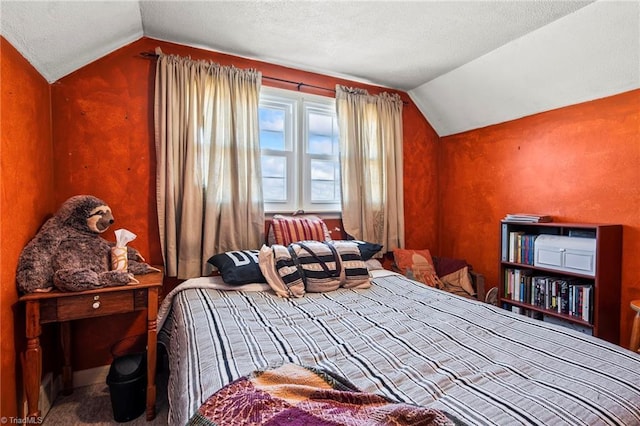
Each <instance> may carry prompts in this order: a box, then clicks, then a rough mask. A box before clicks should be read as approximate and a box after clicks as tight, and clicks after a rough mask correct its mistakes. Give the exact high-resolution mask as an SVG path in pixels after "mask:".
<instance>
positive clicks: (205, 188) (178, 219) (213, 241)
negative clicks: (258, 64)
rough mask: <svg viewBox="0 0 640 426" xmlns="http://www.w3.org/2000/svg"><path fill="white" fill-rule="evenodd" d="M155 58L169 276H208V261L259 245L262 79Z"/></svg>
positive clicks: (160, 193) (161, 212)
mask: <svg viewBox="0 0 640 426" xmlns="http://www.w3.org/2000/svg"><path fill="white" fill-rule="evenodd" d="M156 53H158V54H159V57H158V61H157V67H156V85H155V133H156V134H155V138H156V157H157V175H156V178H157V179H156V188H157V207H158V222H159V227H160V242H161V244H162V251H163V256H164V265H165V271H166V273H167V275H168V276H177V277H178V278H182V279H186V278H192V277H199V276H202V275H207V274H208V273H209V272H210V271H211V270H210V266H209V265H208V264H207V263H206V261H207V259H209V257H211V256H212V255H214V254H216V253H220V252H223V251H228V250H239V249H253V248H256V249H257V248H259V247H260V245H261V243H262V242H263V241H264V208H263V201H262V184H261V175H262V174H261V170H260V142H259V131H258V101H259V94H260V81H261V75H260V73H259V72H256V71H254V70H240V69H236V68H234V67H225V66H220V65H219V64H215V63H211V62H208V61H195V60H191V59H190V58H182V57H178V56H173V55H164V54H162V53H161V52H159V51H157V52H156Z"/></svg>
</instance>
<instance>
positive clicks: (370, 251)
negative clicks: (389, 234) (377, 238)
mask: <svg viewBox="0 0 640 426" xmlns="http://www.w3.org/2000/svg"><path fill="white" fill-rule="evenodd" d="M345 241H349V242H350V243H356V244H357V245H358V248H359V249H360V256H362V260H369V259H371V258H372V257H373V256H374V255H375V254H376V253H377V252H379V251H380V250H382V245H380V244H376V243H368V242H366V241H361V240H345Z"/></svg>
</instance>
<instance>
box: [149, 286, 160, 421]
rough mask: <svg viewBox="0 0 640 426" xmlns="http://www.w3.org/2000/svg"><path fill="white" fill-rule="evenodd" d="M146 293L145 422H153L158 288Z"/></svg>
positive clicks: (154, 413) (154, 410) (150, 289)
mask: <svg viewBox="0 0 640 426" xmlns="http://www.w3.org/2000/svg"><path fill="white" fill-rule="evenodd" d="M147 291H148V293H147V420H153V419H154V418H155V417H156V358H157V353H156V350H157V343H158V335H157V327H158V324H157V317H158V288H157V287H153V288H149V289H148V290H147Z"/></svg>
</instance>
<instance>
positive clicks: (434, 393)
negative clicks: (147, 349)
mask: <svg viewBox="0 0 640 426" xmlns="http://www.w3.org/2000/svg"><path fill="white" fill-rule="evenodd" d="M372 274H373V278H372V285H371V287H370V288H367V289H345V288H340V289H338V290H335V291H330V292H325V293H307V294H305V295H304V297H301V298H293V299H286V298H281V297H277V296H276V295H275V294H274V293H273V292H272V291H270V290H269V287H268V286H265V285H246V286H243V287H242V288H243V290H241V291H238V290H235V289H236V288H237V287H232V288H230V287H228V286H226V285H225V284H224V283H223V282H222V281H221V279H220V277H203V278H197V279H193V280H188V281H186V282H185V283H183V284H181V285H180V286H179V287H177V288H176V289H175V290H173V291H172V292H171V293H170V294H169V295H168V296H167V297H166V298H165V300H164V302H163V304H162V307H161V309H160V317H159V327H160V341H161V342H162V343H163V344H164V345H165V346H166V349H167V353H168V358H169V369H170V375H169V383H168V394H169V395H168V396H169V403H170V408H169V424H185V423H186V422H187V421H188V420H189V419H190V418H191V416H192V415H193V414H194V413H195V412H196V411H197V410H198V408H199V407H200V405H201V404H202V403H203V401H205V399H206V398H207V397H209V396H210V395H211V394H213V393H214V392H216V391H217V390H218V389H220V388H221V387H223V386H225V385H227V384H229V383H230V382H232V381H234V380H236V379H238V378H240V377H243V376H246V375H248V374H250V373H251V372H252V371H255V370H260V369H265V368H269V367H270V366H277V365H281V364H282V363H294V364H299V365H304V366H314V367H318V368H322V369H324V370H327V371H332V372H334V373H335V374H336V375H339V376H341V377H344V378H347V379H348V380H349V381H351V383H353V384H354V385H356V386H357V387H358V388H359V389H361V390H362V391H364V392H371V393H375V394H379V395H383V396H384V397H387V398H389V399H391V400H394V401H400V402H405V403H409V404H416V405H420V406H425V407H431V408H434V409H439V410H442V411H444V412H446V413H449V414H451V415H453V416H454V417H455V418H457V419H459V420H460V421H462V422H463V423H465V424H469V425H516V424H526V425H533V424H536V425H537V424H546V425H554V426H555V425H599V424H607V425H610V424H615V425H627V426H628V425H640V355H638V354H635V353H633V352H631V351H628V350H626V349H624V348H621V347H619V346H616V345H613V344H610V343H608V342H605V341H602V340H600V339H597V338H593V337H591V336H587V335H584V334H581V333H579V332H577V331H574V330H571V329H566V328H562V327H559V326H557V325H553V324H549V323H546V322H542V321H538V320H534V319H530V318H528V317H526V316H522V315H517V314H514V313H511V312H508V311H505V310H502V309H500V308H498V307H496V306H493V305H489V304H486V303H482V302H478V301H475V300H471V299H468V298H463V297H459V296H456V295H453V294H450V293H446V292H443V291H441V290H437V289H435V288H431V287H427V286H425V285H424V284H422V283H419V282H416V281H413V280H410V279H408V278H406V277H404V276H402V275H399V274H396V273H393V272H390V271H372ZM230 289H234V291H229V290H230Z"/></svg>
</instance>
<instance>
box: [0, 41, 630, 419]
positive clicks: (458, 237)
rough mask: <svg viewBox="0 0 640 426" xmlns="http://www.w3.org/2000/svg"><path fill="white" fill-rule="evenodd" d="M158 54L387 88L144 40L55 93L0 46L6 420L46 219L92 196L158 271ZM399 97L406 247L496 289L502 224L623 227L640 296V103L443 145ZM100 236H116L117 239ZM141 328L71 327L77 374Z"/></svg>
mask: <svg viewBox="0 0 640 426" xmlns="http://www.w3.org/2000/svg"><path fill="white" fill-rule="evenodd" d="M157 46H160V47H161V48H162V50H163V51H164V52H165V53H175V54H180V55H190V56H191V57H193V58H194V59H200V58H203V59H212V60H215V61H217V62H220V63H221V64H224V65H230V64H233V65H235V66H237V67H240V68H247V67H252V68H257V69H258V70H260V71H261V72H262V73H263V75H265V76H272V77H278V78H284V79H289V80H293V81H303V82H305V83H307V84H313V85H317V86H322V87H329V88H331V87H334V85H335V84H337V83H339V84H346V85H348V86H358V87H364V88H366V89H368V90H369V91H370V92H371V93H378V92H380V91H383V90H386V89H382V88H378V87H373V86H368V85H364V84H358V83H355V82H349V81H345V80H341V79H337V78H333V77H328V76H323V75H319V74H314V73H306V72H302V71H297V70H294V69H290V68H286V67H281V66H277V65H272V64H266V63H262V62H257V61H251V60H248V59H243V58H238V57H233V56H229V55H223V54H217V53H214V52H209V51H204V50H200V49H194V48H190V47H186V46H180V45H175V44H171V43H166V42H159V41H156V40H151V39H147V38H143V39H140V40H138V41H136V42H134V43H132V44H131V45H128V46H125V47H123V48H121V49H119V50H117V51H115V52H113V53H112V54H110V55H107V56H106V57H104V58H101V59H99V60H97V61H95V62H94V63H92V64H89V65H87V66H85V67H83V68H82V69H80V70H78V71H76V72H74V73H73V74H70V75H68V76H66V77H64V78H62V79H61V80H60V81H58V82H56V83H54V84H52V85H50V86H49V85H47V84H46V82H45V81H44V80H43V79H42V78H41V77H40V76H39V75H38V74H37V73H36V72H35V71H34V70H33V68H32V67H31V66H30V65H29V64H28V63H27V62H26V61H25V60H24V58H22V57H21V56H20V55H19V54H18V53H17V52H16V51H15V50H14V49H13V48H12V47H11V46H10V45H9V44H8V43H6V42H5V41H4V40H2V49H1V54H2V56H1V58H2V82H3V85H2V105H1V106H2V186H3V190H2V204H0V206H1V207H2V209H0V218H1V219H2V227H1V229H2V232H3V238H0V244H2V246H1V248H2V275H1V276H2V286H1V291H2V293H1V296H2V298H1V299H0V300H1V302H0V303H1V305H0V308H1V310H0V315H2V371H1V373H2V414H3V415H5V412H6V413H9V414H6V415H11V413H13V412H14V410H15V405H16V397H15V389H16V386H15V376H16V375H15V369H16V353H15V349H14V346H11V344H12V343H13V341H14V339H15V340H19V336H20V335H21V333H23V327H24V325H23V320H22V316H21V315H19V314H18V313H16V312H14V310H15V309H17V307H16V306H15V301H16V299H17V295H16V293H15V278H14V271H15V265H16V263H17V257H18V255H19V252H20V250H21V249H22V247H23V246H24V244H26V242H27V241H28V240H29V239H30V238H31V237H32V236H33V235H34V234H35V232H36V231H37V229H38V228H39V227H40V225H41V224H42V223H43V222H44V220H45V219H46V216H47V215H49V214H51V213H53V212H54V211H55V209H56V208H57V206H58V205H59V204H60V203H62V202H63V201H64V200H65V199H66V198H67V197H68V196H70V195H74V194H78V193H90V194H94V195H96V196H98V197H101V198H103V199H104V200H106V201H107V202H108V203H109V204H110V205H111V207H112V209H113V211H114V214H115V216H116V224H115V225H114V228H113V229H117V228H120V227H125V228H127V229H130V230H131V231H133V232H135V233H136V234H138V238H137V239H136V240H135V241H134V243H133V244H132V245H133V246H135V247H136V248H138V249H139V250H140V251H141V252H142V253H143V255H145V256H146V257H147V260H149V261H150V262H151V263H161V259H162V257H161V253H160V244H159V237H158V231H157V218H156V209H155V152H154V143H153V82H154V69H155V61H153V60H150V59H145V58H142V57H140V55H139V53H140V52H150V51H153V50H154V49H155V47H157ZM263 84H265V85H271V84H273V83H271V82H269V81H268V80H264V83H263ZM280 87H285V88H292V87H291V86H288V85H282V84H281V85H280ZM49 88H50V90H51V95H50V94H49ZM18 90H19V91H18ZM310 92H313V93H317V94H321V95H326V94H327V92H325V91H315V92H314V91H312V90H310ZM16 93H20V95H21V96H20V97H16V96H15V94H16ZM400 95H401V96H402V98H403V99H404V100H406V101H407V102H409V103H408V104H407V105H405V108H404V112H403V125H404V163H405V164H404V183H405V187H404V195H405V221H406V245H407V247H413V248H435V249H434V252H436V253H438V254H440V255H447V256H456V257H465V258H467V260H468V261H469V262H470V263H472V264H473V265H474V267H475V269H477V270H479V271H481V272H484V273H485V274H486V275H487V278H488V283H489V284H491V283H493V284H495V283H496V282H497V271H498V260H497V259H498V223H499V221H500V219H501V218H502V217H503V216H504V214H505V213H507V212H516V211H525V212H529V211H533V212H542V213H548V214H552V215H554V216H556V218H557V219H558V220H570V221H585V222H615V223H622V224H624V225H625V227H624V253H625V254H624V259H623V269H624V270H623V292H622V294H623V300H622V303H623V307H625V306H628V301H629V300H630V299H631V298H640V282H639V281H640V280H639V279H638V274H637V272H636V271H637V270H638V267H639V266H640V265H639V264H638V263H639V261H638V260H636V258H634V257H633V256H632V253H638V252H639V249H640V232H639V229H640V217H639V215H638V211H640V205H639V204H640V197H639V195H640V194H639V192H638V191H639V190H638V182H640V176H639V175H638V173H639V172H638V170H640V168H639V165H640V152H639V150H640V145H639V144H638V140H640V139H639V135H638V131H639V130H638V129H639V116H638V115H639V112H638V111H639V110H640V105H639V96H640V95H639V91H634V92H630V93H627V94H622V95H618V96H614V97H610V98H607V99H603V100H599V101H594V102H589V103H585V104H581V105H576V106H571V107H567V108H563V109H560V110H556V111H551V112H548V113H544V114H539V115H536V116H532V117H527V118H523V119H520V120H516V121H513V122H509V123H505V124H502V125H497V126H491V127H488V128H485V129H480V130H476V131H472V132H467V133H463V134H460V135H455V136H450V137H446V138H442V139H440V138H438V136H437V135H436V133H435V132H434V131H433V129H432V128H431V127H430V126H429V124H428V123H427V122H426V120H425V119H424V118H423V116H422V115H421V114H420V113H419V111H418V110H417V109H416V107H415V105H413V104H412V103H411V102H410V100H409V99H408V96H407V95H406V94H405V93H400ZM49 103H50V104H51V107H49ZM49 114H51V118H50V117H49ZM50 127H51V130H50ZM16 141H17V142H16ZM52 150H53V153H52ZM15 182H20V185H19V186H18V185H14V183H15ZM8 207H11V210H9V208H8ZM14 211H20V212H21V215H15V214H11V213H12V212H14ZM22 212H24V213H23V214H22ZM107 234H111V235H106V237H107V238H112V235H113V233H112V232H111V231H108V233H107ZM6 235H9V236H10V237H9V238H7V237H6ZM623 312H624V314H623V325H622V336H628V335H629V327H630V318H631V314H630V312H627V310H625V309H623ZM14 328H15V329H16V330H18V331H15V332H14ZM20 328H22V330H20ZM144 328H145V321H144V317H143V316H142V315H139V314H131V315H129V316H128V317H127V316H125V317H120V318H102V319H94V320H86V321H78V322H75V323H74V325H73V329H72V331H73V333H74V337H75V339H74V348H73V351H74V354H76V355H75V358H74V359H73V362H74V367H75V368H76V369H86V368H92V367H96V366H101V365H105V364H108V363H109V362H110V354H109V348H110V347H111V345H112V344H113V343H115V342H116V341H117V340H118V339H120V338H122V337H124V336H127V335H135V334H140V333H142V332H143V330H144ZM5 336H7V337H9V339H6V338H5ZM625 339H626V337H625ZM7 342H10V343H7ZM623 343H626V342H623ZM5 346H6V347H5ZM18 348H19V346H18ZM5 349H6V350H5ZM5 407H6V408H5ZM5 410H6V411H5Z"/></svg>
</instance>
